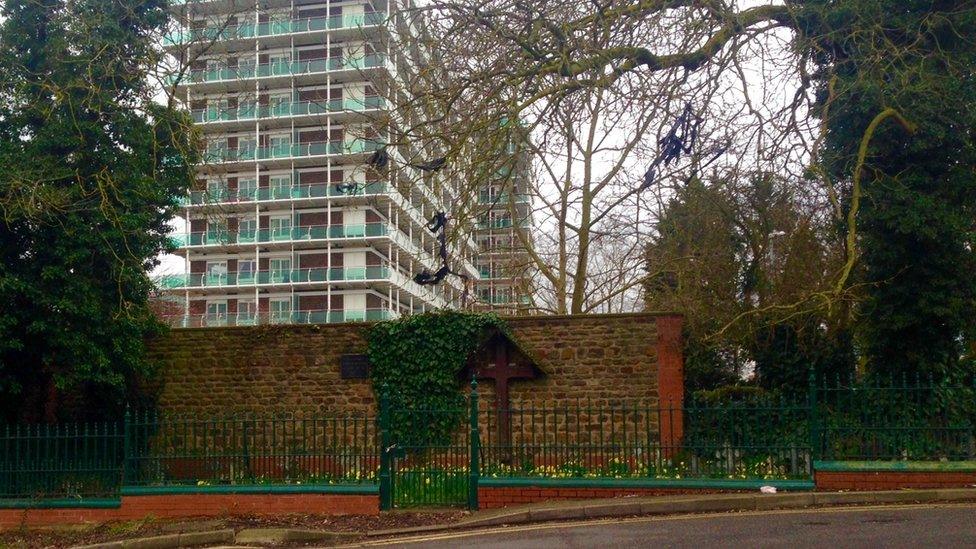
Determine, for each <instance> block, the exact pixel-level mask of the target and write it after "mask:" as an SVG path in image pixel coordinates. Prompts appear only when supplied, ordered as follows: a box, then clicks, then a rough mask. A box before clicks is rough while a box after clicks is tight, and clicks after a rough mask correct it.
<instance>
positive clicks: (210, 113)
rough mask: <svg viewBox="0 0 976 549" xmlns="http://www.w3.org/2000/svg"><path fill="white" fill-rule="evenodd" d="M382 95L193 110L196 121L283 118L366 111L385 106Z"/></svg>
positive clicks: (199, 122) (202, 122)
mask: <svg viewBox="0 0 976 549" xmlns="http://www.w3.org/2000/svg"><path fill="white" fill-rule="evenodd" d="M385 106H386V101H385V100H384V99H383V98H382V97H365V98H363V99H335V100H331V101H294V102H288V103H281V104H278V105H274V106H271V105H261V106H254V105H251V106H247V107H235V108H227V109H221V108H214V107H208V108H206V109H196V110H194V111H193V112H192V115H193V121H194V122H196V123H198V124H205V123H211V122H233V121H237V120H258V119H264V118H283V117H287V116H309V115H316V114H330V113H337V112H345V111H352V112H363V111H368V110H376V109H382V108H385Z"/></svg>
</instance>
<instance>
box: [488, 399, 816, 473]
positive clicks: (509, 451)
mask: <svg viewBox="0 0 976 549" xmlns="http://www.w3.org/2000/svg"><path fill="white" fill-rule="evenodd" d="M808 413H809V410H808V408H807V407H806V405H805V404H804V403H801V404H797V403H790V402H776V403H769V404H767V405H765V406H759V405H749V406H746V405H728V406H706V405H704V404H701V403H696V402H690V403H688V404H686V405H673V406H672V405H669V404H667V403H663V404H658V403H656V402H642V401H615V402H590V401H584V402H577V403H573V404H566V405H559V406H551V407H547V406H516V407H512V408H511V409H508V410H499V411H496V410H489V411H488V412H487V417H488V421H487V425H486V428H485V429H484V430H483V431H482V438H483V439H484V441H485V442H484V444H483V449H482V454H483V456H484V463H483V472H484V474H485V475H486V476H491V477H535V478H538V477H541V478H593V479H606V478H614V479H616V478H626V479H674V480H677V479H687V478H703V479H795V478H808V477H809V476H810V473H811V469H810V467H811V459H810V447H809V444H808V442H809V441H808V440H807V438H806V437H805V430H804V429H803V426H805V425H806V424H807V422H808ZM760 426H761V427H760ZM784 435H786V436H784Z"/></svg>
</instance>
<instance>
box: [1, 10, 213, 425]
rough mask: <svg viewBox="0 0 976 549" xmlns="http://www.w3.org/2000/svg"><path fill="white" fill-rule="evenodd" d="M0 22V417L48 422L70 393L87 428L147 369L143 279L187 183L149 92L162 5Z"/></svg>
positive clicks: (184, 153) (180, 119)
mask: <svg viewBox="0 0 976 549" xmlns="http://www.w3.org/2000/svg"><path fill="white" fill-rule="evenodd" d="M0 13H2V15H3V18H4V21H3V23H2V26H0V303H2V304H3V305H2V311H0V417H3V416H6V417H8V418H13V417H22V418H28V419H39V418H44V419H47V420H54V419H57V418H58V416H59V415H64V414H62V413H60V411H59V410H58V408H57V405H58V403H59V402H60V401H63V400H64V399H65V395H70V397H71V398H70V400H71V401H72V402H75V403H77V402H85V401H87V402H89V403H94V404H92V406H94V408H96V409H93V408H92V406H89V407H87V408H86V409H87V410H88V411H89V412H90V414H91V415H97V414H99V413H103V412H107V411H109V410H111V408H112V407H113V406H117V405H118V404H119V403H120V402H121V400H122V397H123V396H124V394H125V391H126V388H131V386H132V384H133V383H134V381H135V380H137V379H138V378H139V377H140V376H145V375H147V374H148V373H149V372H150V370H151V368H150V364H149V363H148V361H147V359H146V358H145V356H144V352H143V351H144V349H143V340H144V339H145V338H146V337H147V336H149V335H151V334H154V333H156V332H157V330H159V329H160V325H159V323H158V321H157V320H156V319H155V318H154V316H153V314H152V312H151V310H150V308H149V305H148V297H149V295H150V292H151V291H152V289H153V286H152V283H151V281H150V279H149V277H148V274H147V273H148V271H149V270H150V269H151V268H152V267H153V266H154V265H155V264H156V259H155V258H156V257H157V256H158V254H159V253H160V252H161V251H163V250H164V249H165V248H166V246H167V245H168V244H167V239H166V232H167V228H166V222H167V220H168V219H171V218H172V216H173V214H174V211H175V208H176V206H177V197H178V196H181V195H183V194H184V193H185V192H186V189H187V188H188V185H189V182H190V181H191V179H192V177H193V175H192V174H193V169H192V164H193V162H194V161H195V156H194V155H195V153H193V152H192V151H193V150H195V148H191V147H189V144H190V134H189V133H188V132H189V128H190V127H191V125H190V124H189V121H188V120H187V118H186V117H185V115H184V114H182V113H179V112H177V111H175V110H173V109H172V108H170V107H167V106H165V105H162V104H160V103H159V102H157V101H156V100H154V97H153V96H154V94H155V93H156V90H154V88H153V87H152V86H151V84H150V80H149V76H150V74H151V72H152V71H153V69H154V66H155V62H154V61H155V60H156V59H157V57H158V52H157V50H156V48H157V40H158V36H159V31H160V30H161V29H162V28H163V26H164V25H165V23H166V21H167V18H168V13H167V3H166V2H165V1H160V0H133V1H117V0H116V1H106V0H73V1H64V0H7V1H6V2H5V3H4V4H3V7H2V12H0ZM81 408H85V407H81Z"/></svg>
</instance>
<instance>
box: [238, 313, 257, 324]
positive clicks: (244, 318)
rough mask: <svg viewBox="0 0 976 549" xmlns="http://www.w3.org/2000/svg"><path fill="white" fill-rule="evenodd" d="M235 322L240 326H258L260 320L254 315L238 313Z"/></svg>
mask: <svg viewBox="0 0 976 549" xmlns="http://www.w3.org/2000/svg"><path fill="white" fill-rule="evenodd" d="M235 322H236V323H237V325H238V326H256V325H257V323H258V319H257V317H256V316H255V315H252V314H247V313H238V314H237V318H236V320H235Z"/></svg>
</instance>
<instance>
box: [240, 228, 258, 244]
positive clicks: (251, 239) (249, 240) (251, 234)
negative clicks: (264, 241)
mask: <svg viewBox="0 0 976 549" xmlns="http://www.w3.org/2000/svg"><path fill="white" fill-rule="evenodd" d="M257 236H258V235H257V231H255V230H249V231H238V232H237V243H238V244H253V243H255V242H257Z"/></svg>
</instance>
